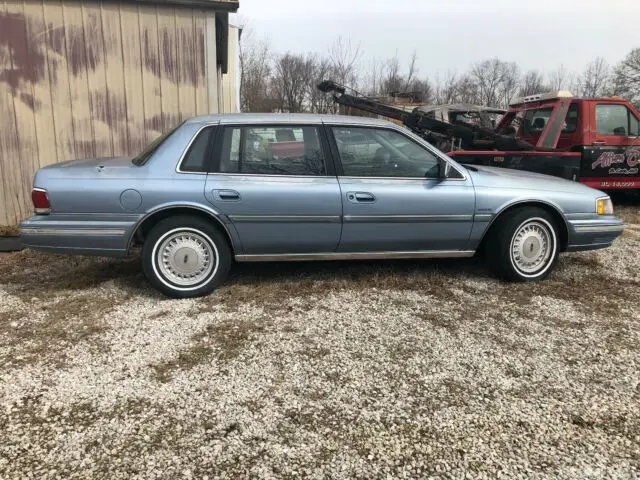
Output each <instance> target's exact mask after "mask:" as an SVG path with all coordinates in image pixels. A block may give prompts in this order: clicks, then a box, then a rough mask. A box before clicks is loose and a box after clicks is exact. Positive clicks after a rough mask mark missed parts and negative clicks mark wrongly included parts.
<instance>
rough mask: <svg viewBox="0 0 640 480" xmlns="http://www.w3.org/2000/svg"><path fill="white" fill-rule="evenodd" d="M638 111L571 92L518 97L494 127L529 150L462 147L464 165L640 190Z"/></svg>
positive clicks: (625, 103)
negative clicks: (522, 171)
mask: <svg viewBox="0 0 640 480" xmlns="http://www.w3.org/2000/svg"><path fill="white" fill-rule="evenodd" d="M639 125H640V113H638V111H637V110H636V109H635V108H634V107H633V105H631V103H629V102H628V101H626V100H623V99H621V98H615V97H612V98H574V97H572V96H571V94H570V93H568V92H554V93H547V94H542V95H532V96H529V97H524V98H520V99H517V100H515V101H514V102H513V103H512V104H511V105H510V106H509V109H508V110H507V113H506V114H505V115H504V116H503V117H502V119H501V120H500V122H499V123H498V125H497V126H496V129H495V131H496V133H498V134H502V135H512V136H515V137H516V138H518V139H520V140H522V141H524V142H526V143H528V144H531V145H533V146H534V148H533V149H531V150H515V151H495V150H493V151H487V150H476V151H473V150H466V151H465V150H458V151H452V152H449V153H448V154H449V155H450V156H451V157H453V158H455V159H456V160H457V161H459V162H461V163H470V164H482V165H493V166H501V167H506V168H516V169H523V170H530V171H534V172H540V173H546V174H550V175H556V176H560V177H564V178H568V179H571V180H576V181H580V182H582V183H585V184H586V185H589V186H591V187H595V188H598V189H601V190H614V189H637V188H640V136H639V134H640V133H639V130H640V126H639Z"/></svg>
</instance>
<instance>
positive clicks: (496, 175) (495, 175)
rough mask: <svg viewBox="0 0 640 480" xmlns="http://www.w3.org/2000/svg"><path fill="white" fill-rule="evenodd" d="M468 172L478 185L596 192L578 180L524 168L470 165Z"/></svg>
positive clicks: (569, 191) (568, 191)
mask: <svg viewBox="0 0 640 480" xmlns="http://www.w3.org/2000/svg"><path fill="white" fill-rule="evenodd" d="M468 172H469V174H470V175H471V178H472V180H473V184H474V185H476V186H478V187H491V188H501V187H503V188H521V189H526V190H549V191H553V192H567V193H574V192H575V193H583V194H584V193H597V192H598V191H597V190H596V189H594V188H591V187H588V186H586V185H583V184H582V183H579V182H573V181H571V180H566V179H564V178H560V177H554V176H551V175H543V174H541V173H535V172H529V171H526V170H515V169H512V168H502V167H486V166H484V165H472V166H471V165H470V166H469V169H468Z"/></svg>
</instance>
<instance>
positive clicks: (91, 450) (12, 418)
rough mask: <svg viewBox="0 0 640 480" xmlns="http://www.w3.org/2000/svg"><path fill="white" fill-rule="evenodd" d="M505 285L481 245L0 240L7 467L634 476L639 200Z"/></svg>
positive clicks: (132, 472) (2, 456)
mask: <svg viewBox="0 0 640 480" xmlns="http://www.w3.org/2000/svg"><path fill="white" fill-rule="evenodd" d="M636 210H638V207H624V208H622V209H620V212H621V215H622V216H623V217H624V218H625V219H626V220H627V222H629V226H628V229H627V231H626V232H625V234H624V235H623V237H621V239H620V240H619V241H618V242H617V243H616V244H615V246H614V247H613V248H611V249H608V250H605V251H601V252H597V253H581V254H571V255H565V256H563V257H562V260H561V263H560V265H559V268H558V270H557V271H556V272H555V273H554V274H553V275H552V276H551V277H550V278H549V280H548V281H546V282H543V283H538V284H534V285H514V284H504V283H500V282H498V281H495V280H494V279H492V278H491V277H490V276H488V274H487V273H486V271H485V269H484V268H483V267H482V266H481V265H478V264H477V263H476V262H475V261H473V260H471V261H464V262H460V261H451V262H375V263H330V264H285V265H281V264H277V265H259V266H256V265H242V266H238V268H236V269H235V270H234V274H233V278H232V279H231V280H230V282H229V283H228V284H227V285H226V286H224V287H223V288H221V289H219V290H218V291H217V292H216V293H214V294H213V295H211V296H209V297H207V298H204V299H198V300H186V301H175V300H166V299H163V298H161V297H160V296H159V295H158V294H156V293H155V292H154V291H153V290H151V289H150V288H149V287H148V286H147V284H146V282H145V281H144V279H143V277H142V275H141V273H140V267H139V261H138V260H137V259H131V260H101V259H91V258H74V257H59V256H54V255H44V254H37V253H34V252H20V253H14V254H4V255H1V256H0V364H1V365H2V369H1V371H0V435H1V443H0V478H3V479H13V478H64V479H70V478H126V479H131V478H209V479H213V478H247V477H248V478H300V477H307V478H409V477H411V478H429V477H432V478H456V479H457V478H460V479H462V478H496V477H498V478H527V479H529V478H535V479H537V478H563V479H570V478H576V479H577V478H580V479H586V478H640V368H639V367H640V355H639V347H638V340H639V339H640V322H639V320H640V306H639V305H638V303H637V298H638V297H637V296H636V293H637V292H638V289H639V287H640V273H639V272H640V256H638V250H636V249H638V248H640V215H639V214H637V213H636Z"/></svg>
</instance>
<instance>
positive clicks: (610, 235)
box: [20, 114, 623, 297]
mask: <svg viewBox="0 0 640 480" xmlns="http://www.w3.org/2000/svg"><path fill="white" fill-rule="evenodd" d="M32 196H33V203H34V207H35V215H34V216H33V217H31V218H29V219H28V220H26V221H25V222H23V223H22V224H21V227H20V235H21V239H22V242H23V243H24V245H25V246H27V247H29V248H32V249H37V250H45V251H50V252H57V253H69V254H84V255H101V256H125V255H129V254H130V253H131V252H132V250H133V249H134V248H135V247H137V246H141V247H142V252H141V256H142V266H143V270H144V273H145V275H146V277H147V278H148V279H149V281H150V282H151V283H152V284H153V285H154V286H155V287H156V288H158V289H159V290H160V291H162V292H163V293H165V294H166V295H168V296H171V297H195V296H200V295H205V294H207V293H209V292H211V291H213V290H214V289H215V288H216V286H218V285H220V284H221V283H222V282H223V281H224V280H225V278H226V277H227V274H228V273H229V270H230V268H231V266H232V263H233V261H234V260H235V261H238V262H250V261H287V260H351V259H382V258H443V257H452V258H456V257H458V258H459V257H471V256H473V255H474V254H476V252H479V251H482V252H483V253H484V254H485V256H486V258H487V262H488V264H489V266H490V267H491V268H492V269H493V270H495V272H496V273H497V274H498V275H499V276H501V277H503V278H505V279H507V280H512V281H533V280H541V279H543V278H544V277H546V276H547V275H548V274H549V272H550V271H551V270H552V268H553V266H554V264H555V262H556V260H557V258H558V254H559V253H560V252H566V251H577V250H593V249H598V248H605V247H609V246H610V245H611V244H612V242H613V241H614V240H615V239H616V238H617V237H618V236H619V235H620V234H621V233H622V231H623V222H622V221H621V220H619V219H618V218H616V217H615V216H614V215H613V207H612V204H611V200H610V199H609V197H607V196H606V195H604V194H603V193H602V192H600V191H598V190H594V189H591V188H589V187H586V186H584V185H581V184H579V183H575V182H570V181H566V180H562V179H559V178H556V177H549V176H543V175H537V174H533V173H527V172H522V171H515V170H507V169H500V168H489V167H479V166H478V167H471V166H463V165H460V164H458V163H456V162H455V161H453V160H452V159H451V158H449V157H447V156H446V155H445V154H443V153H442V152H440V151H439V150H437V149H435V148H434V147H433V146H431V145H430V144H428V143H426V142H425V141H424V140H422V139H421V138H419V137H418V136H416V135H414V134H412V133H411V132H409V131H408V130H406V129H404V128H403V127H400V126H397V125H395V124H393V123H389V122H385V121H380V120H374V119H370V118H361V117H346V116H321V115H285V114H265V115H254V114H237V115H220V116H207V117H197V118H192V119H189V120H187V121H185V122H183V123H181V124H180V125H178V126H177V127H176V128H175V129H174V130H172V131H171V132H168V133H167V134H166V135H163V136H162V137H161V138H159V139H157V140H156V141H155V142H153V143H152V144H151V145H149V147H148V148H146V149H145V150H144V151H143V152H141V153H140V154H139V155H138V156H136V157H134V158H131V157H121V158H98V159H89V160H74V161H69V162H65V163H60V164H56V165H52V166H48V167H45V168H42V169H40V170H39V171H38V172H37V173H36V175H35V178H34V188H33V195H32Z"/></svg>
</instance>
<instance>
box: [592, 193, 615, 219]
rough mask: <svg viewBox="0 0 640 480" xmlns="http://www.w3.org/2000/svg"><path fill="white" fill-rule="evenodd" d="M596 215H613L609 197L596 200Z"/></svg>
mask: <svg viewBox="0 0 640 480" xmlns="http://www.w3.org/2000/svg"><path fill="white" fill-rule="evenodd" d="M596 213H597V214H598V215H613V203H611V199H610V198H609V197H602V198H599V199H597V200H596Z"/></svg>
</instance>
